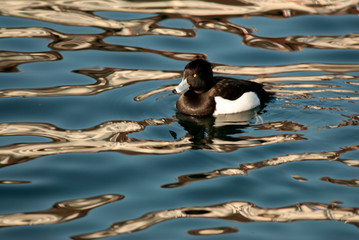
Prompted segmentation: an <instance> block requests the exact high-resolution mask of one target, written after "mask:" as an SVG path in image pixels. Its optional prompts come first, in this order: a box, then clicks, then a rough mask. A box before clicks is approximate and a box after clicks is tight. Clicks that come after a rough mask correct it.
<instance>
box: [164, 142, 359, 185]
mask: <svg viewBox="0 0 359 240" xmlns="http://www.w3.org/2000/svg"><path fill="white" fill-rule="evenodd" d="M358 149H359V145H353V146H346V147H342V148H341V149H340V150H338V151H325V152H305V153H298V154H288V155H284V156H278V157H275V158H272V159H269V160H264V161H259V162H255V163H244V164H240V165H239V167H238V168H222V169H216V170H214V171H211V172H203V173H193V174H187V175H182V176H179V177H177V180H178V182H176V183H169V184H165V185H162V187H163V188H176V187H182V186H185V185H187V184H189V183H192V182H197V181H203V180H208V179H213V178H218V177H225V176H234V175H243V176H246V175H248V172H249V171H254V170H258V169H262V168H265V167H274V166H279V165H282V164H286V163H293V162H303V161H338V162H341V163H343V164H346V165H347V166H350V167H359V160H355V159H354V160H352V159H342V158H341V157H340V155H341V154H344V153H346V152H350V151H356V150H358ZM294 178H295V179H298V178H297V177H296V176H294ZM299 179H301V178H299ZM322 180H323V181H328V182H332V183H336V184H339V183H342V184H343V182H341V181H335V180H331V179H330V178H328V177H325V178H323V179H322ZM352 181H354V182H355V180H352ZM349 182H350V181H349ZM354 184H355V183H354Z"/></svg>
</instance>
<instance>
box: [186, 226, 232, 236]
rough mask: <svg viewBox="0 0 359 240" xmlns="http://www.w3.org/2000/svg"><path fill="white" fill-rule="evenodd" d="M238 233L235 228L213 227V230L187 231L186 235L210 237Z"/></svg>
mask: <svg viewBox="0 0 359 240" xmlns="http://www.w3.org/2000/svg"><path fill="white" fill-rule="evenodd" d="M235 232H238V229H237V228H233V227H215V228H203V229H195V230H189V231H188V234H190V235H195V236H212V235H221V234H228V233H235Z"/></svg>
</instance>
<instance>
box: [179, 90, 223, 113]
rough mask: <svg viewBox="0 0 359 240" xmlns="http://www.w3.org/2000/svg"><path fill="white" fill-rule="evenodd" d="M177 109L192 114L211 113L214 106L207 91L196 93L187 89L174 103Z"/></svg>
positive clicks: (212, 99)
mask: <svg viewBox="0 0 359 240" xmlns="http://www.w3.org/2000/svg"><path fill="white" fill-rule="evenodd" d="M176 108H177V109H178V111H180V112H182V113H185V114H188V115H192V116H208V115H212V114H213V112H214V110H215V108H216V106H215V101H214V98H213V97H211V96H209V95H208V92H205V93H202V94H197V93H195V92H194V91H192V90H188V91H187V92H186V93H185V94H183V95H181V96H180V97H179V98H178V100H177V103H176Z"/></svg>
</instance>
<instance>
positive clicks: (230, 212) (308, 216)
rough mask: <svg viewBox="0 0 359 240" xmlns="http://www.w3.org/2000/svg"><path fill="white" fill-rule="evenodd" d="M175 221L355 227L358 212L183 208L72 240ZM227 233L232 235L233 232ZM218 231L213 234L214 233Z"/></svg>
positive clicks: (313, 206)
mask: <svg viewBox="0 0 359 240" xmlns="http://www.w3.org/2000/svg"><path fill="white" fill-rule="evenodd" d="M179 218H209V219H223V220H229V221H234V222H241V223H247V222H277V223H278V222H279V223H285V222H294V221H338V222H343V223H349V224H354V225H358V223H359V209H358V208H355V207H353V208H343V207H339V206H335V205H330V204H323V203H315V202H304V203H298V204H296V205H291V206H284V207H280V208H262V207H258V206H256V205H255V204H254V203H251V202H240V201H237V202H226V203H222V204H218V205H212V206H202V207H185V208H176V209H168V210H163V211H155V212H149V213H147V214H145V215H143V216H142V217H139V218H136V219H132V220H126V221H121V222H117V223H114V224H112V226H111V227H110V228H108V229H106V230H103V231H99V232H95V233H88V234H82V235H77V236H73V237H72V239H76V240H84V239H98V238H104V237H110V236H117V235H121V234H126V233H132V232H137V231H143V230H145V229H147V228H149V227H151V226H153V225H156V224H158V223H161V222H165V221H168V220H172V219H179ZM215 230H218V231H220V229H212V230H210V229H208V230H203V232H207V233H210V232H212V233H213V232H215ZM231 230H232V231H233V229H231ZM218 231H216V232H217V233H218ZM196 232H198V231H196ZM199 232H200V231H199ZM221 232H223V231H221ZM203 235H205V234H203Z"/></svg>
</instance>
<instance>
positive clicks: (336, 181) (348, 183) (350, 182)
mask: <svg viewBox="0 0 359 240" xmlns="http://www.w3.org/2000/svg"><path fill="white" fill-rule="evenodd" d="M320 180H322V181H326V182H330V183H334V184H338V185H344V186H348V187H359V179H349V180H343V179H333V178H330V177H322V178H321V179H320Z"/></svg>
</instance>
